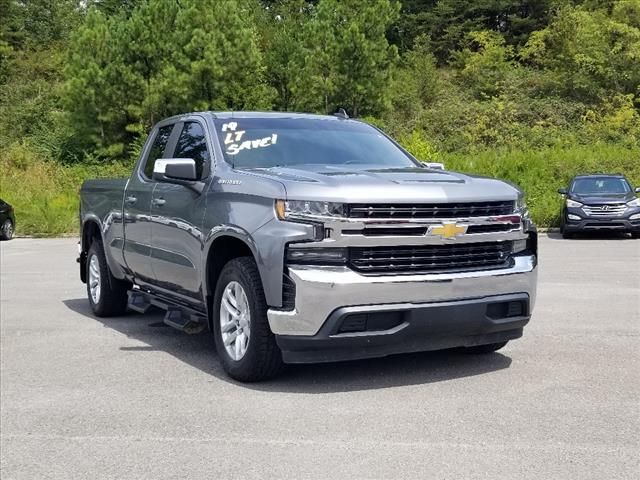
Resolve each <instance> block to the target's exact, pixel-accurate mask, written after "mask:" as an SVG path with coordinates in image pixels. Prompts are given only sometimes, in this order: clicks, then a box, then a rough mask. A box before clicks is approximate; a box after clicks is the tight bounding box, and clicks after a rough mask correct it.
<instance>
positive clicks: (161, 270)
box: [151, 119, 210, 301]
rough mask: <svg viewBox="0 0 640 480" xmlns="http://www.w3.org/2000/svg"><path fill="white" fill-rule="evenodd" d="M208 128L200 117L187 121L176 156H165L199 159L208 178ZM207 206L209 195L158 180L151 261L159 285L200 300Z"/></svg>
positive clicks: (153, 205) (202, 173)
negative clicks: (203, 225) (203, 226)
mask: <svg viewBox="0 0 640 480" xmlns="http://www.w3.org/2000/svg"><path fill="white" fill-rule="evenodd" d="M179 126H180V125H178V127H179ZM205 128H206V127H205V124H204V122H200V121H199V120H197V119H194V120H191V121H185V122H184V123H183V124H182V130H181V132H180V136H179V137H178V140H177V142H176V146H175V150H174V152H173V155H165V158H192V159H193V160H195V162H196V171H197V174H198V177H199V178H200V179H204V178H205V177H207V175H208V171H209V168H210V154H209V148H208V147H207V141H206V138H207V137H206V133H205V132H206V130H205ZM205 208H206V194H199V193H197V192H194V191H193V190H191V189H190V188H188V187H186V186H184V185H176V184H171V183H158V184H157V185H156V188H155V190H154V192H153V199H152V201H151V218H152V232H151V237H152V241H153V249H152V252H151V256H152V259H151V263H152V265H153V272H154V275H155V281H156V285H157V286H158V287H161V288H163V289H165V290H167V291H169V292H172V293H177V294H179V295H182V296H186V297H189V298H192V299H196V300H198V301H202V300H203V298H202V294H201V279H202V274H201V265H202V248H203V242H204V239H203V232H202V224H203V220H204V213H205Z"/></svg>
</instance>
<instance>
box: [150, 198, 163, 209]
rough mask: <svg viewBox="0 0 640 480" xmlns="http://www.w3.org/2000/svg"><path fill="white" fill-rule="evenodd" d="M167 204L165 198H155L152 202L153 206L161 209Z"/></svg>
mask: <svg viewBox="0 0 640 480" xmlns="http://www.w3.org/2000/svg"><path fill="white" fill-rule="evenodd" d="M165 203H167V201H166V200H165V199H164V198H154V199H153V200H151V205H153V206H155V207H161V206H162V205H164V204H165Z"/></svg>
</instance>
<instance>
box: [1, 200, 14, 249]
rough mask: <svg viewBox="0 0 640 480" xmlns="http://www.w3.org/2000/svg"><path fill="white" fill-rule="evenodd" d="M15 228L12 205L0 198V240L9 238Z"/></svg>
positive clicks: (11, 236)
mask: <svg viewBox="0 0 640 480" xmlns="http://www.w3.org/2000/svg"><path fill="white" fill-rule="evenodd" d="M15 228H16V216H15V215H14V213H13V207H12V206H11V205H9V204H8V203H7V202H5V201H4V200H2V199H0V240H11V239H12V238H13V232H14V231H15Z"/></svg>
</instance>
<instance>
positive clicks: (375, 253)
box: [349, 242, 513, 274]
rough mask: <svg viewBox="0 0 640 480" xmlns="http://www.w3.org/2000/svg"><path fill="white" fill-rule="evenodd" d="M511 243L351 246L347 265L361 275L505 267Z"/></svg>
mask: <svg viewBox="0 0 640 480" xmlns="http://www.w3.org/2000/svg"><path fill="white" fill-rule="evenodd" d="M512 249H513V242H482V243H466V244H462V245H460V244H458V245H455V244H454V245H423V246H415V247H414V246H400V247H351V248H349V264H350V266H351V268H352V269H354V270H356V271H358V272H361V273H365V274H410V273H443V272H460V271H465V270H484V269H492V268H502V267H506V266H508V265H509V263H510V254H511V251H512Z"/></svg>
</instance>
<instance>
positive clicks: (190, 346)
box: [63, 298, 511, 394]
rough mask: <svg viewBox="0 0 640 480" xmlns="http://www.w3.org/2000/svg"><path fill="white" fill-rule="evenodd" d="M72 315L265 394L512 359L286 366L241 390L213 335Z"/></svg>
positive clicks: (398, 379)
mask: <svg viewBox="0 0 640 480" xmlns="http://www.w3.org/2000/svg"><path fill="white" fill-rule="evenodd" d="M63 303H64V304H65V306H66V307H67V308H69V309H70V310H72V311H74V312H76V313H78V314H80V315H83V316H84V317H85V318H87V319H88V320H91V321H96V322H99V323H102V325H103V326H105V327H107V328H111V329H113V330H116V331H117V332H119V333H121V334H123V335H126V336H127V337H128V338H132V339H135V340H137V341H139V342H142V343H144V345H141V346H123V347H120V350H121V351H126V352H136V351H162V352H166V353H168V354H170V355H172V356H173V357H175V358H176V359H178V360H180V361H182V362H185V363H187V364H188V365H191V366H192V367H195V368H198V369H199V370H201V371H203V372H205V373H207V374H210V375H212V376H214V377H216V378H218V379H220V380H222V381H224V382H228V383H232V384H235V385H237V386H239V387H242V388H248V389H252V390H259V391H265V392H282V393H284V392H286V393H306V394H318V393H332V392H350V391H359V390H375V389H379V388H390V387H396V386H403V385H420V384H428V383H436V382H442V381H450V380H455V379H458V378H464V377H471V376H475V375H482V374H485V373H489V372H494V371H498V370H502V369H505V368H509V366H510V365H511V358H509V357H508V356H506V355H503V354H501V353H493V354H490V355H483V356H474V355H466V354H464V353H461V352H457V351H455V350H446V351H440V352H424V353H412V354H404V355H394V356H390V357H385V358H379V359H370V360H360V361H352V362H338V363H324V364H314V365H288V366H287V367H286V369H285V371H284V372H283V373H282V375H281V376H279V377H278V378H276V379H273V380H270V381H267V382H261V383H251V384H244V383H239V382H236V381H234V380H232V379H230V378H229V377H228V376H227V375H226V374H225V372H224V371H223V369H222V365H221V364H220V362H219V360H218V357H217V354H216V350H215V346H214V344H213V340H212V338H211V334H210V333H209V332H203V333H200V334H196V335H188V334H186V333H183V332H180V331H177V330H175V329H173V328H171V327H169V326H167V325H165V324H164V323H163V322H162V319H163V313H162V312H161V311H155V312H149V313H147V314H145V315H141V314H137V313H129V314H127V315H124V316H121V317H112V318H98V317H95V316H94V315H93V313H92V312H91V310H90V308H89V305H88V303H87V300H86V299H84V298H82V299H69V300H64V301H63Z"/></svg>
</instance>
